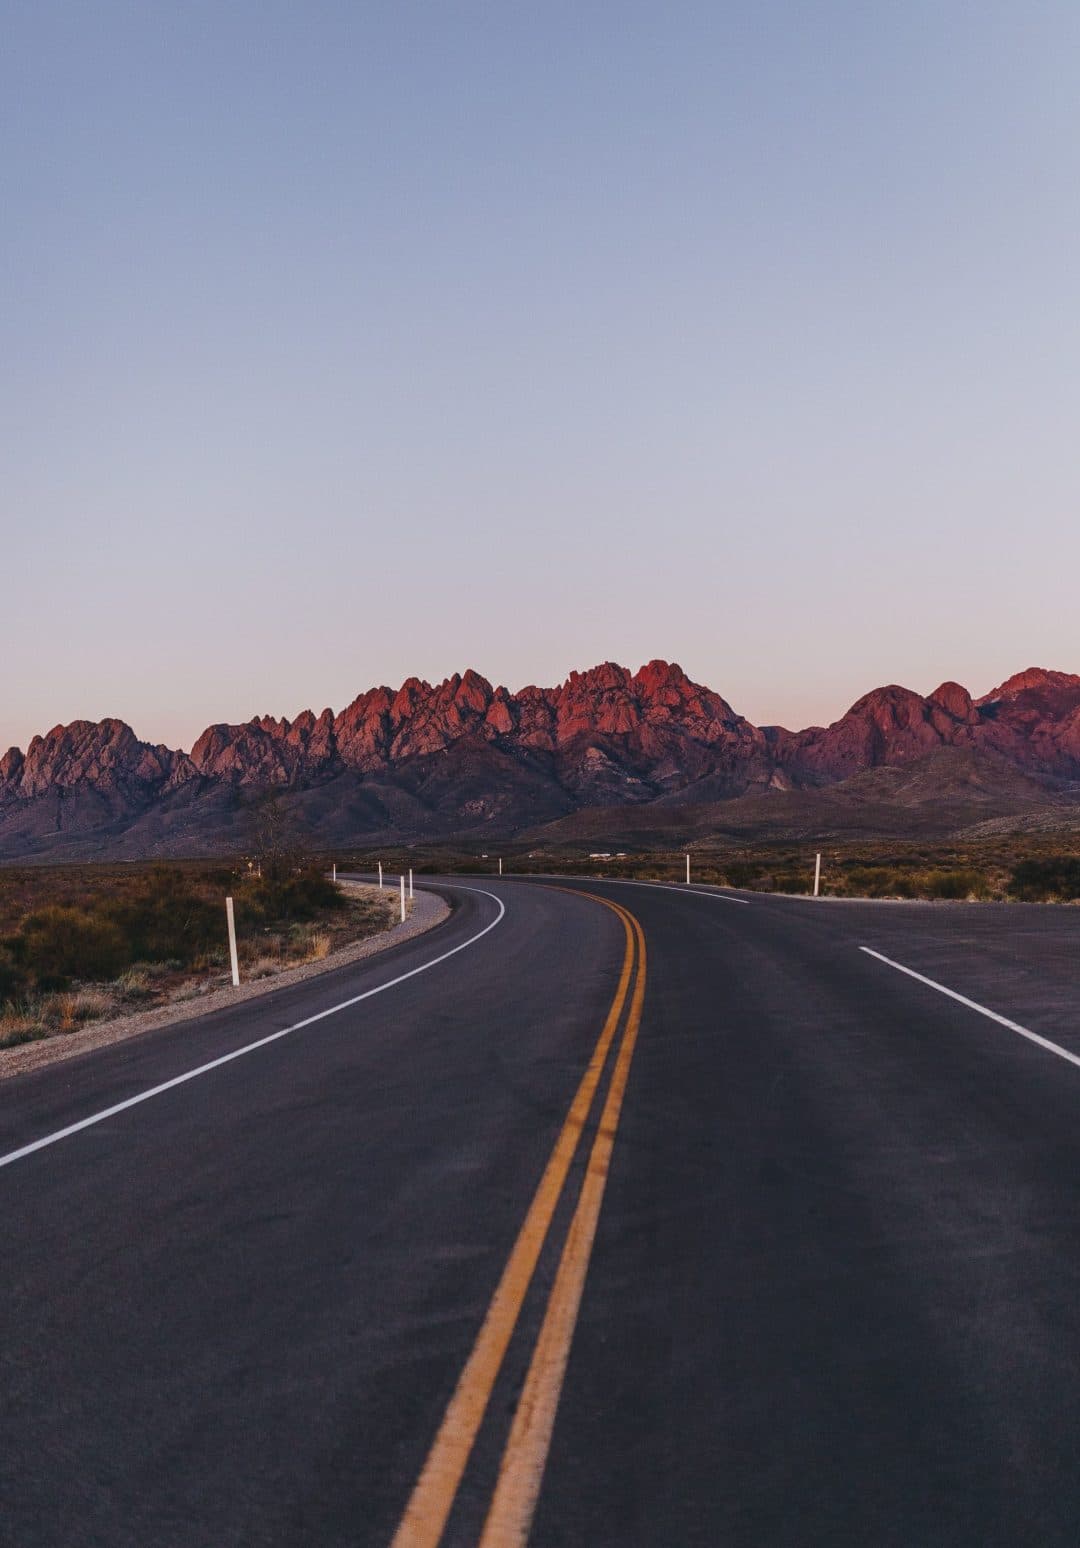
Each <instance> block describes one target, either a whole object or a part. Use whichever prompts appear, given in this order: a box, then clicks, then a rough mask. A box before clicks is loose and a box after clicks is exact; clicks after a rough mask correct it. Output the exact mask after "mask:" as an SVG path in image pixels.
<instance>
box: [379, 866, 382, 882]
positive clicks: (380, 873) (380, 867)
mask: <svg viewBox="0 0 1080 1548" xmlns="http://www.w3.org/2000/svg"><path fill="white" fill-rule="evenodd" d="M379 886H380V887H381V886H382V861H381V860H380V861H379Z"/></svg>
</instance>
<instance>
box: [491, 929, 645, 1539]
mask: <svg viewBox="0 0 1080 1548" xmlns="http://www.w3.org/2000/svg"><path fill="white" fill-rule="evenodd" d="M631 919H632V920H633V925H634V930H635V933H636V935H637V940H638V954H639V955H638V975H637V983H636V984H635V986H634V997H633V1000H632V1002H631V1005H630V1014H629V1016H628V1018H627V1022H626V1030H625V1032H624V1033H623V1039H622V1043H621V1044H620V1046H619V1052H618V1056H617V1058H616V1061H615V1069H614V1071H613V1073H612V1077H611V1085H610V1086H609V1087H608V1094H607V1100H606V1101H605V1103H604V1109H603V1112H602V1114H601V1116H600V1128H599V1131H598V1133H597V1135H596V1139H595V1140H594V1142H593V1147H592V1152H591V1154H590V1156H589V1164H588V1168H587V1170H586V1173H585V1181H584V1183H583V1185H582V1189H581V1197H580V1198H579V1200H578V1206H577V1209H576V1210H575V1211H574V1218H573V1220H572V1222H571V1224H570V1230H569V1232H568V1233H567V1237H566V1245H565V1247H564V1248H563V1254H562V1258H561V1260H560V1262H559V1271H558V1274H557V1275H556V1277H555V1284H554V1285H553V1287H552V1291H551V1296H550V1299H549V1300H548V1305H547V1312H546V1313H545V1316H544V1322H543V1326H542V1327H541V1329H540V1337H539V1338H538V1339H537V1341H536V1348H535V1349H534V1351H533V1357H532V1363H531V1364H530V1366H529V1373H528V1375H527V1376H526V1378H525V1386H524V1388H523V1389H522V1393H521V1397H520V1399H519V1400H518V1406H517V1412H516V1413H515V1415H514V1422H513V1425H512V1426H511V1429H510V1438H509V1440H508V1441H507V1443H506V1450H505V1452H504V1453H503V1459H502V1465H501V1467H500V1469H499V1479H498V1483H497V1484H496V1486H495V1494H494V1496H493V1498H492V1501H491V1508H490V1510H489V1512H488V1517H487V1520H486V1522H485V1523H484V1532H483V1536H482V1537H481V1539H480V1548H525V1544H526V1543H527V1541H528V1537H529V1529H530V1527H531V1525H532V1518H533V1512H534V1511H535V1509H536V1501H537V1499H538V1497H539V1494H540V1485H541V1483H542V1481H543V1477H544V1467H545V1464H546V1462H547V1457H548V1451H549V1450H550V1447H551V1434H552V1430H553V1428H554V1425H555V1412H556V1409H557V1408H558V1406H559V1397H560V1394H561V1392H562V1386H563V1380H564V1378H565V1375H566V1362H567V1360H568V1359H569V1356H570V1344H571V1341H572V1340H573V1337H574V1328H575V1327H576V1325H577V1319H578V1312H579V1310H580V1307H581V1297H582V1293H583V1291H584V1289H585V1276H586V1274H587V1273H588V1268H589V1259H590V1257H591V1256H592V1249H593V1242H594V1240H595V1237H596V1227H597V1222H598V1221H599V1219H600V1206H601V1205H602V1204H603V1202H604V1186H605V1184H606V1182H607V1175H608V1167H609V1165H610V1163H611V1151H612V1147H613V1145H614V1143H615V1132H616V1130H617V1129H618V1127H619V1115H620V1113H621V1112H622V1104H623V1096H624V1095H625V1093H626V1082H627V1078H628V1076H629V1074H630V1063H631V1060H632V1059H633V1057H634V1047H635V1044H636V1043H637V1035H638V1028H639V1026H640V1025H641V1007H642V1001H643V1000H644V998H645V936H644V934H643V932H642V929H641V926H640V924H639V923H638V922H637V920H636V919H633V916H632V915H631Z"/></svg>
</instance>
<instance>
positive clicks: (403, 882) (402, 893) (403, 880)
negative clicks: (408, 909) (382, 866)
mask: <svg viewBox="0 0 1080 1548" xmlns="http://www.w3.org/2000/svg"><path fill="white" fill-rule="evenodd" d="M401 918H402V920H404V918H405V878H404V876H403V877H402V878H401Z"/></svg>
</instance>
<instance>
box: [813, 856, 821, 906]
mask: <svg viewBox="0 0 1080 1548" xmlns="http://www.w3.org/2000/svg"><path fill="white" fill-rule="evenodd" d="M814 896H815V898H819V897H820V896H821V851H820V850H819V851H818V855H817V859H816V860H815V861H814Z"/></svg>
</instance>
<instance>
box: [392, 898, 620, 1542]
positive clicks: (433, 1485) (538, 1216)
mask: <svg viewBox="0 0 1080 1548" xmlns="http://www.w3.org/2000/svg"><path fill="white" fill-rule="evenodd" d="M577 895H578V896H580V895H581V894H577ZM616 912H617V913H618V914H619V915H620V917H622V916H623V914H624V911H623V910H622V909H618V908H616ZM622 922H623V929H624V930H625V931H626V950H625V954H624V956H623V965H622V972H621V974H620V976H619V985H618V988H617V989H616V991H615V998H614V999H613V1000H612V1002H611V1009H610V1010H609V1011H608V1014H607V1020H606V1021H605V1022H604V1026H603V1030H602V1031H601V1033H600V1036H599V1038H598V1039H597V1043H596V1047H595V1048H594V1049H593V1053H592V1058H591V1059H590V1060H589V1066H588V1069H587V1070H586V1071H585V1074H584V1075H583V1076H582V1078H581V1084H580V1085H579V1086H578V1089H577V1092H576V1094H575V1096H574V1100H573V1102H572V1103H571V1104H570V1110H569V1112H568V1113H567V1115H566V1121H565V1123H564V1124H563V1126H562V1130H561V1132H560V1134H559V1137H558V1139H557V1140H556V1141H555V1148H554V1149H553V1150H552V1152H551V1156H550V1158H549V1160H548V1164H547V1166H546V1167H545V1169H544V1175H543V1177H541V1179H540V1184H539V1186H538V1187H537V1190H536V1193H535V1194H534V1195H533V1201H532V1203H531V1204H530V1205H529V1212H528V1214H527V1215H526V1216H525V1222H524V1224H523V1225H522V1227H521V1230H520V1232H519V1233H518V1238H517V1241H516V1242H515V1243H514V1247H513V1251H512V1252H511V1254H510V1257H509V1258H508V1260H507V1264H506V1267H505V1269H504V1270H503V1274H502V1278H501V1279H500V1280H499V1283H498V1286H497V1287H496V1290H495V1294H494V1295H493V1296H492V1298H491V1303H490V1305H489V1306H488V1309H487V1315H486V1316H485V1318H484V1322H483V1326H482V1327H481V1329H480V1332H479V1334H478V1335H477V1339H476V1343H475V1344H474V1345H473V1349H472V1353H471V1354H470V1355H469V1358H468V1360H467V1361H466V1362H465V1367H464V1369H463V1370H462V1372H461V1376H460V1377H459V1378H458V1384H457V1386H456V1388H455V1389H454V1394H453V1396H452V1397H451V1399H450V1402H449V1404H448V1405H447V1408H446V1413H445V1414H444V1415H443V1421H442V1424H441V1425H440V1426H439V1432H438V1434H437V1435H436V1437H435V1440H434V1442H433V1444H432V1447H431V1450H430V1452H429V1453H428V1457H427V1461H426V1462H425V1463H424V1467H423V1470H422V1472H421V1474H420V1477H419V1478H418V1479H417V1482H416V1487H415V1488H414V1489H413V1492H412V1495H411V1497H410V1499H409V1503H408V1505H407V1506H406V1507H405V1514H404V1516H403V1517H402V1518H401V1524H400V1526H399V1527H398V1529H397V1531H396V1532H395V1534H394V1540H393V1544H392V1548H436V1545H437V1544H438V1542H439V1539H440V1538H441V1537H442V1534H443V1529H444V1528H445V1526H446V1521H447V1518H448V1516H449V1515H450V1511H451V1508H452V1507H453V1503H454V1499H455V1497H456V1495H457V1491H458V1486H459V1484H460V1483H461V1478H462V1474H463V1473H464V1471H465V1467H466V1465H467V1463H468V1460H469V1454H470V1452H471V1451H472V1448H473V1443H474V1442H475V1440H476V1435H477V1431H478V1430H479V1428H480V1425H481V1422H482V1421H483V1418H484V1412H485V1410H486V1408H487V1405H488V1400H489V1399H490V1397H491V1392H492V1389H493V1387H494V1385H495V1380H496V1377H497V1376H498V1374H499V1368H500V1366H501V1365H502V1362H503V1357H504V1355H505V1354H506V1349H507V1346H508V1344H509V1343H510V1339H511V1336H512V1334H513V1332H514V1328H515V1327H516V1325H517V1320H518V1316H519V1315H520V1312H521V1307H522V1305H523V1303H524V1300H525V1294H526V1291H527V1290H528V1288H529V1283H530V1281H531V1279H532V1276H533V1271H534V1269H535V1268H536V1263H537V1259H538V1258H539V1256H540V1251H541V1249H542V1247H543V1245H544V1241H545V1239H546V1237H547V1233H548V1229H549V1227H550V1225H551V1221H552V1218H553V1216H554V1214H555V1209H556V1206H557V1205H558V1202H559V1197H560V1195H561V1193H562V1189H563V1184H564V1183H565V1181H566V1177H567V1173H568V1172H569V1170H570V1164H571V1162H572V1161H573V1159H574V1153H575V1151H576V1150H577V1145H578V1140H579V1139H580V1137H581V1131H582V1129H583V1128H584V1127H585V1124H586V1122H587V1120H588V1117H589V1110H590V1108H591V1107H592V1102H593V1097H594V1096H595V1094H596V1088H597V1085H598V1084H599V1081H600V1076H601V1073H602V1071H603V1068H604V1064H605V1062H606V1060H607V1055H608V1049H609V1048H610V1047H611V1041H612V1038H613V1037H614V1036H615V1029H616V1027H617V1026H618V1024H619V1019H620V1017H621V1016H622V1011H623V1006H624V1004H625V1003H626V995H627V990H628V988H629V985H630V976H631V973H632V971H633V967H634V946H635V937H634V934H633V931H632V930H631V928H630V924H629V923H628V919H627V918H626V917H623V921H622Z"/></svg>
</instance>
